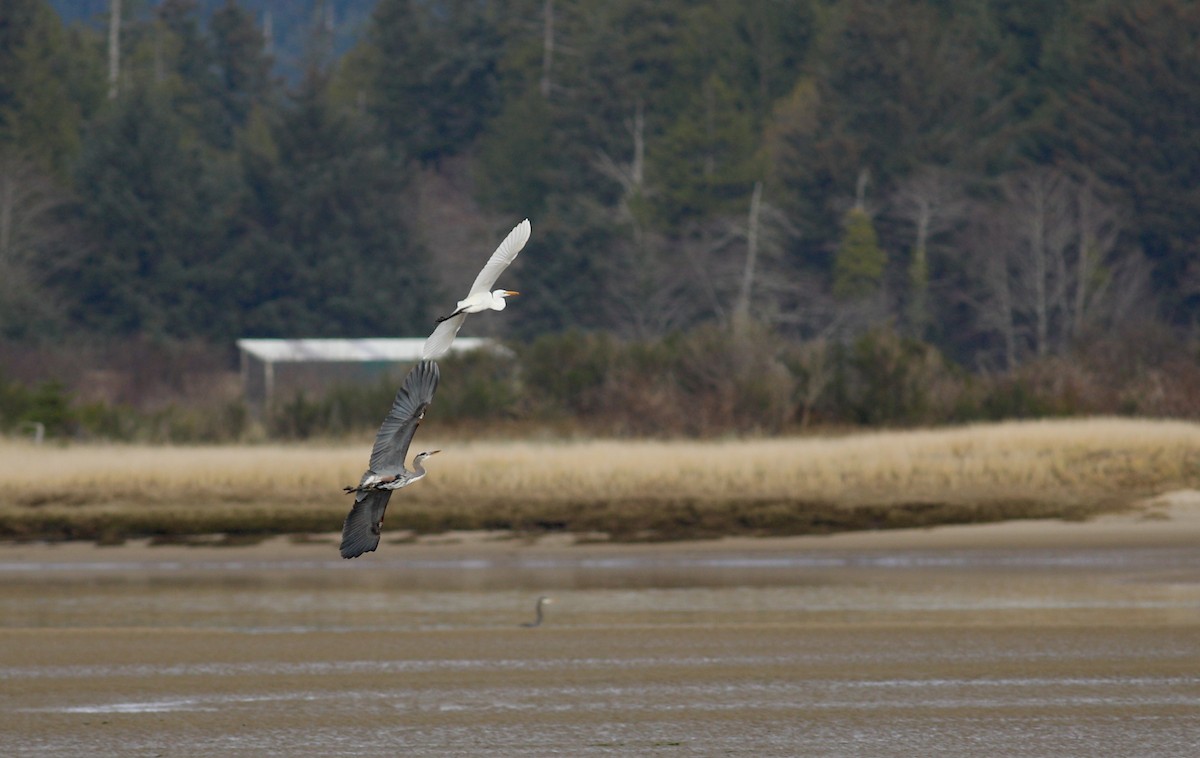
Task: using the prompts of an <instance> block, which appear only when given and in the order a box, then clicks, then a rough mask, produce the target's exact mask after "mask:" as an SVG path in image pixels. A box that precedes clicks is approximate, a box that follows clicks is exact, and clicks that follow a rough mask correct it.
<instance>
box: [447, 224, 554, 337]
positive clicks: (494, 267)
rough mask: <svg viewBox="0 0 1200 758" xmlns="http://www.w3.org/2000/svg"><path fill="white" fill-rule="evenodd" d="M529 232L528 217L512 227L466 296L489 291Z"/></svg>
mask: <svg viewBox="0 0 1200 758" xmlns="http://www.w3.org/2000/svg"><path fill="white" fill-rule="evenodd" d="M530 232H531V227H530V226H529V219H525V220H524V221H522V222H521V223H519V224H517V225H516V226H514V227H513V229H512V231H511V232H509V233H508V236H507V237H505V238H504V241H503V242H501V243H500V247H498V248H496V252H494V253H492V257H491V258H488V262H487V263H485V264H483V269H482V270H480V272H479V276H477V277H475V283H474V284H472V285H471V291H470V292H468V293H467V297H470V296H471V295H475V294H478V293H480V292H489V291H491V289H492V285H493V284H495V283H496V280H497V279H499V278H500V275H501V274H502V273H504V269H506V268H508V264H510V263H512V262H513V260H515V259H516V257H517V253H519V252H521V249H522V248H523V247H525V243H526V242H528V241H529V235H530ZM435 333H436V332H435Z"/></svg>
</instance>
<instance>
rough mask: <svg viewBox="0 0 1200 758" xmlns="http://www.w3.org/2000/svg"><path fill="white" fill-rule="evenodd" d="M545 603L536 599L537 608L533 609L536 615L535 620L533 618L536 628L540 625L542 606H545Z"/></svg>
mask: <svg viewBox="0 0 1200 758" xmlns="http://www.w3.org/2000/svg"><path fill="white" fill-rule="evenodd" d="M545 602H546V601H544V600H542V599H541V598H538V601H537V608H536V609H535V611H536V613H537V618H535V619H534V620H533V625H534V626H537V625H538V624H540V623H542V606H543V605H545Z"/></svg>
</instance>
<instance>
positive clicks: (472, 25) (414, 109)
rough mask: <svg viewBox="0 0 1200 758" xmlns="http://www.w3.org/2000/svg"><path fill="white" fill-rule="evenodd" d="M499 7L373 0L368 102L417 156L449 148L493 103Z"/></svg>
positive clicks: (477, 127) (471, 133) (468, 1)
mask: <svg viewBox="0 0 1200 758" xmlns="http://www.w3.org/2000/svg"><path fill="white" fill-rule="evenodd" d="M499 20H500V8H499V6H497V5H495V4H492V3H481V2H475V1H474V0H450V2H444V3H426V2H419V1H418V0H381V2H380V3H379V4H378V5H377V6H376V7H375V13H374V15H373V16H372V23H371V26H370V30H369V33H368V44H369V45H370V46H371V48H370V50H369V52H367V53H366V55H367V56H368V58H369V60H370V61H371V64H372V65H371V68H370V70H369V72H368V77H369V78H368V80H367V81H366V82H365V83H364V84H365V85H366V98H367V103H368V108H369V109H370V111H371V113H372V114H373V115H375V117H376V118H377V119H378V120H379V122H380V124H381V125H382V127H383V130H384V133H385V134H386V135H387V137H388V138H389V140H391V141H392V142H394V144H395V145H397V146H398V147H399V148H400V149H402V150H403V151H404V152H405V153H406V154H408V155H412V156H414V157H416V158H419V159H420V160H422V161H436V160H438V159H441V158H443V157H445V156H448V155H453V154H455V153H457V152H459V151H460V150H462V148H463V147H464V146H465V145H467V144H469V143H470V142H471V141H472V140H474V138H475V137H476V136H478V134H479V133H480V132H481V131H482V129H483V127H484V124H485V123H486V120H487V118H488V117H490V116H492V115H493V114H494V113H495V112H496V111H497V110H498V108H499V105H500V102H499V98H498V95H499V91H498V81H497V74H496V66H497V61H498V59H499V56H500V46H501V40H500V39H499V36H498V35H497V33H496V27H497V24H498V21H499Z"/></svg>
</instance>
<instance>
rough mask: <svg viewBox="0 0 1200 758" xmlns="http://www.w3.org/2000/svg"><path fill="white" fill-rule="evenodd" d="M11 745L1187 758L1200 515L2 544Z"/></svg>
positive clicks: (1182, 509) (1199, 709) (1195, 678)
mask: <svg viewBox="0 0 1200 758" xmlns="http://www.w3.org/2000/svg"><path fill="white" fill-rule="evenodd" d="M539 595H548V596H551V597H553V599H554V603H553V604H552V605H550V606H548V607H547V608H546V615H545V620H544V622H543V623H542V624H541V625H540V626H538V627H536V628H527V627H523V626H521V624H522V623H528V622H530V621H531V620H532V618H533V605H534V601H535V599H536V598H537V597H538V596H539ZM0 734H3V741H4V753H5V754H6V755H13V756H33V755H38V756H44V755H70V754H78V755H112V756H143V755H144V756H152V755H166V756H210V755H247V756H249V755H266V754H282V755H322V756H328V755H371V756H375V755H378V756H384V755H389V756H393V755H415V756H442V755H459V756H474V755H530V756H542V755H658V754H665V755H756V756H760V755H768V756H770V755H775V756H793V755H813V756H817V755H821V756H825V755H848V756H876V755H877V756H897V755H899V756H905V755H908V756H929V755H955V756H970V755H978V756H995V755H1019V756H1064V755H1078V756H1095V755H1124V756H1135V755H1145V756H1172V755H1178V756H1190V755H1194V754H1195V750H1196V745H1198V744H1200V499H1197V497H1196V496H1195V495H1193V494H1191V493H1178V494H1176V495H1173V496H1170V497H1166V498H1161V499H1159V500H1156V501H1153V502H1150V503H1146V504H1144V505H1143V507H1141V508H1139V509H1136V510H1134V511H1131V512H1128V513H1124V514H1118V515H1109V516H1104V517H1101V518H1097V519H1094V520H1091V521H1087V522H1079V523H1075V522H1056V521H1054V522H1042V521H1028V522H1012V523H1002V524H991V525H982V526H962V527H939V528H935V529H928V530H897V531H891V532H864V533H850V534H841V535H834V536H829V537H799V538H784V539H743V538H738V539H728V540H715V541H705V542H682V543H670V544H656V545H610V544H594V545H576V544H569V541H568V540H567V539H563V538H543V539H541V540H538V541H536V542H527V541H522V540H518V539H512V538H509V536H508V535H504V534H487V533H465V534H449V535H442V536H440V537H437V538H426V539H422V540H419V541H416V542H412V543H407V544H397V543H394V542H393V543H389V542H388V541H387V540H385V542H384V544H383V545H382V546H381V547H380V550H379V551H378V552H376V553H373V554H370V555H368V556H365V557H364V558H360V559H356V560H354V561H343V560H341V559H340V558H338V557H337V552H336V536H335V535H327V536H322V537H319V538H317V539H315V540H313V541H310V542H305V543H299V544H297V543H293V542H289V541H287V540H285V539H276V540H270V541H267V542H264V543H261V544H259V545H254V546H246V547H204V546H199V547H183V546H162V547H151V546H148V545H147V544H145V543H142V542H131V543H127V544H125V545H120V546H115V547H98V546H95V545H92V544H87V543H59V544H9V545H3V546H0Z"/></svg>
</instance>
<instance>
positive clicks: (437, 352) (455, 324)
mask: <svg viewBox="0 0 1200 758" xmlns="http://www.w3.org/2000/svg"><path fill="white" fill-rule="evenodd" d="M466 320H467V314H465V313H456V314H455V315H453V316H451V317H450V318H448V319H446V320H445V321H443V322H441V323H440V324H438V325H437V327H436V328H435V329H434V330H433V334H430V335H429V338H428V339H426V340H425V346H424V347H423V348H422V349H421V357H422V358H423V359H425V360H429V359H431V358H440V357H441V356H442V355H444V354H445V353H446V351H447V350H449V349H450V344H451V343H452V342H454V338H455V337H456V336H458V330H459V329H461V328H462V325H463V322H464V321H466Z"/></svg>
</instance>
